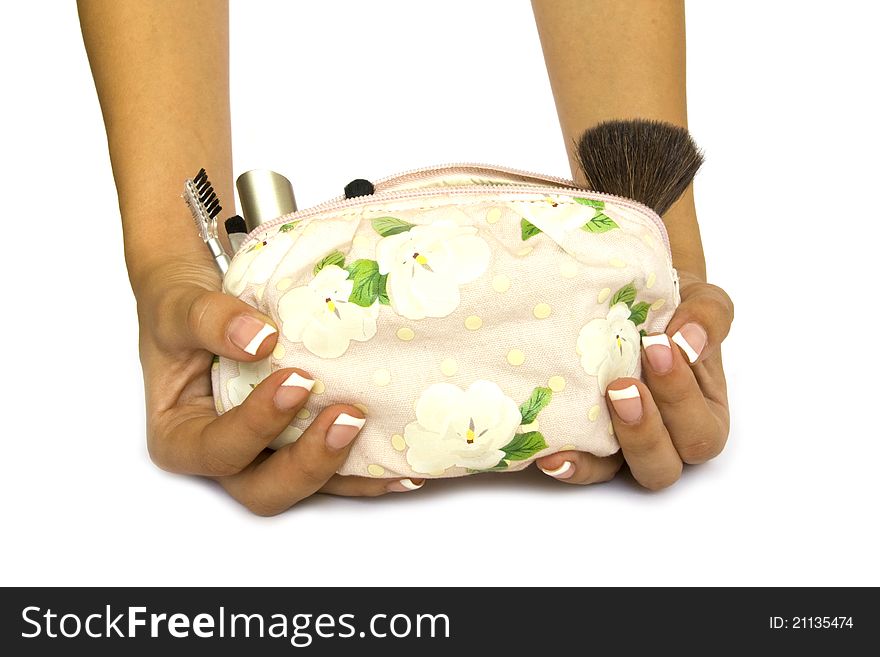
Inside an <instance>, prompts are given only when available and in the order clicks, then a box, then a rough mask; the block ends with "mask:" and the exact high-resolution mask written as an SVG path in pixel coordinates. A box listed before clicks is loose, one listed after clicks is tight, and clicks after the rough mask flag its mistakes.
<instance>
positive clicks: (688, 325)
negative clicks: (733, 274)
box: [666, 282, 733, 365]
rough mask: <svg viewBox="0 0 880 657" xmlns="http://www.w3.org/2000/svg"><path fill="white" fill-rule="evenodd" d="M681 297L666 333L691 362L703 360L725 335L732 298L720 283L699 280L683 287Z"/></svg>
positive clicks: (729, 321) (731, 311) (730, 318)
mask: <svg viewBox="0 0 880 657" xmlns="http://www.w3.org/2000/svg"><path fill="white" fill-rule="evenodd" d="M681 298H682V300H681V305H679V307H678V308H677V309H676V311H675V314H674V315H673V317H672V319H671V320H670V322H669V325H668V326H667V328H666V333H667V335H669V336H670V338H671V339H672V341H673V342H674V343H675V344H677V345H678V346H679V347H680V348H681V350H682V351H683V352H684V354H685V356H686V357H687V359H688V361H689V362H690V364H691V365H693V364H694V363H696V362H697V361H698V360H705V359H706V357H707V356H708V355H710V354H712V353H713V352H714V351H715V350H716V349H717V348H718V346H719V345H720V344H721V342H722V341H723V340H724V338H725V337H727V334H728V333H729V332H730V325H731V322H733V302H732V301H731V300H730V297H729V296H727V293H726V292H725V291H724V290H722V289H721V288H720V287H717V286H715V285H709V284H708V283H702V282H697V283H692V284H690V285H687V286H685V287H683V288H682V293H681Z"/></svg>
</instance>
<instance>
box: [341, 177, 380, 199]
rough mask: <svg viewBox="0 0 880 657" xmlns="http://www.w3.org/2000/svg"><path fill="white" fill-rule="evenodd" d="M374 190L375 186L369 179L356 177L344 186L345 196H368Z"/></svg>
mask: <svg viewBox="0 0 880 657" xmlns="http://www.w3.org/2000/svg"><path fill="white" fill-rule="evenodd" d="M375 191H376V188H375V186H374V185H373V183H371V182H370V181H369V180H364V179H363V178H356V179H355V180H352V181H351V182H350V183H348V184H347V185H346V186H345V198H354V197H355V196H369V195H370V194H372V193H373V192H375Z"/></svg>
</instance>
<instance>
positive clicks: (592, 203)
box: [574, 198, 605, 210]
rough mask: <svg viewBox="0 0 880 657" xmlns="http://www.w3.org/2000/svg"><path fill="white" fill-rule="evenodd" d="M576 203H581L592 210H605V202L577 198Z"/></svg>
mask: <svg viewBox="0 0 880 657" xmlns="http://www.w3.org/2000/svg"><path fill="white" fill-rule="evenodd" d="M574 202H575V203H580V204H581V205H589V206H590V207H591V208H596V209H597V210H604V209H605V201H594V200H593V199H591V198H576V199H574Z"/></svg>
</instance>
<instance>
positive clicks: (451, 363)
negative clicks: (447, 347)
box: [440, 358, 458, 376]
mask: <svg viewBox="0 0 880 657" xmlns="http://www.w3.org/2000/svg"><path fill="white" fill-rule="evenodd" d="M440 371H441V372H443V374H444V375H446V376H453V375H454V374H455V373H456V372H458V363H457V362H455V359H454V358H445V359H444V360H443V362H441V363H440Z"/></svg>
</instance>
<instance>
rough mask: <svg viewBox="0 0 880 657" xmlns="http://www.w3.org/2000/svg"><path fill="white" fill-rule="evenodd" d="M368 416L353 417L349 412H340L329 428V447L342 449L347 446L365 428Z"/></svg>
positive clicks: (327, 440)
mask: <svg viewBox="0 0 880 657" xmlns="http://www.w3.org/2000/svg"><path fill="white" fill-rule="evenodd" d="M366 421H367V420H366V418H363V417H353V416H351V415H349V414H348V413H340V414H339V417H337V418H336V419H335V420H333V424H331V425H330V428H329V429H327V438H326V442H327V447H330V448H331V449H342V448H343V447H345V446H347V445H348V444H349V443H350V442H351V441H352V440H354V437H355V436H356V435H358V432H359V431H360V430H361V429H362V428H363V426H364V423H365V422H366Z"/></svg>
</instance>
